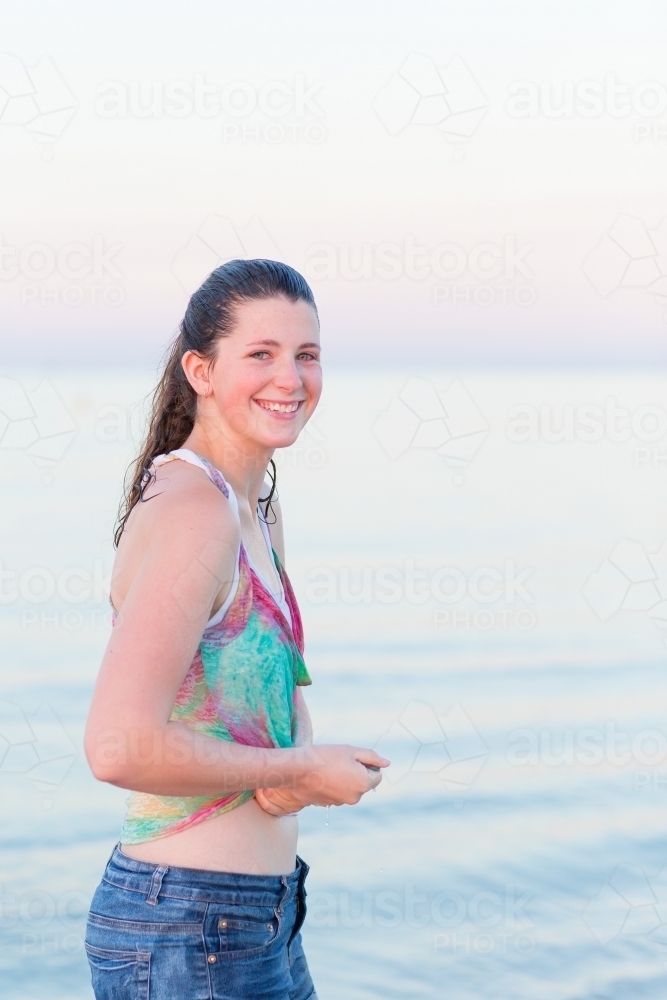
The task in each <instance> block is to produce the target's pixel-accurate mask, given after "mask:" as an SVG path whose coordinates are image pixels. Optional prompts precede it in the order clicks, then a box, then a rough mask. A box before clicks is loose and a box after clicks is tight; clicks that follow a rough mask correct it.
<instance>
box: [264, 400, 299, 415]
mask: <svg viewBox="0 0 667 1000" xmlns="http://www.w3.org/2000/svg"><path fill="white" fill-rule="evenodd" d="M253 402H255V403H257V405H258V406H261V408H262V409H263V410H269V411H271V412H272V413H296V411H297V410H298V409H299V407H300V406H301V405H302V403H304V402H305V400H304V399H294V400H292V401H290V402H289V403H279V402H274V401H272V400H270V399H255V400H253Z"/></svg>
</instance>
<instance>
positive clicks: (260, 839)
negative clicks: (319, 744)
mask: <svg viewBox="0 0 667 1000" xmlns="http://www.w3.org/2000/svg"><path fill="white" fill-rule="evenodd" d="M298 832H299V824H298V820H297V818H296V816H280V817H278V816H271V815H270V814H269V813H267V812H265V811H264V810H263V809H262V807H261V806H260V805H258V803H257V801H256V800H255V799H254V798H252V799H250V800H249V801H248V802H244V803H243V805H240V806H237V808H236V809H231V810H230V811H229V812H226V813H220V814H219V815H217V816H211V817H210V818H209V819H205V820H202V821H201V822H200V823H196V824H195V825H194V826H191V827H188V829H187V830H181V831H180V832H179V833H173V834H170V835H169V836H166V837H159V838H157V839H156V840H148V841H145V842H143V843H141V844H123V843H121V845H120V849H121V851H122V852H123V854H127V855H128V857H130V858H136V860H137V861H147V862H149V863H150V864H157V865H170V866H175V867H179V868H202V869H205V870H207V871H222V872H236V873H239V874H244V875H289V874H290V872H293V871H294V869H295V868H296V845H297V836H298Z"/></svg>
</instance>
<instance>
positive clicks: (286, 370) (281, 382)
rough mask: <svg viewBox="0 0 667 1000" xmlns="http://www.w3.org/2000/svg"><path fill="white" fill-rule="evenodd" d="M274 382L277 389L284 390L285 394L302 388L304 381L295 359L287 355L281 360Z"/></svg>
mask: <svg viewBox="0 0 667 1000" xmlns="http://www.w3.org/2000/svg"><path fill="white" fill-rule="evenodd" d="M273 381H274V384H275V386H276V388H277V389H282V391H283V392H296V391H297V389H300V388H301V386H302V385H303V379H302V378H301V375H300V374H299V369H298V366H297V363H296V361H295V360H294V358H293V357H290V356H287V355H286V356H284V357H281V358H280V361H279V364H278V368H277V371H276V372H275V373H274V376H273Z"/></svg>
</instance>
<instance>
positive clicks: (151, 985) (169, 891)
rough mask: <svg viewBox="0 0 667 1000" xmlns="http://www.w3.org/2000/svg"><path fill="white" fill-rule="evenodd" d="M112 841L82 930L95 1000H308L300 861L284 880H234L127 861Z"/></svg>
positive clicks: (312, 999)
mask: <svg viewBox="0 0 667 1000" xmlns="http://www.w3.org/2000/svg"><path fill="white" fill-rule="evenodd" d="M119 845H120V841H119V842H118V843H117V844H116V846H115V847H114V849H113V851H112V853H111V856H110V858H109V860H108V862H107V866H106V869H105V871H104V874H103V876H102V881H101V882H100V884H99V885H98V887H97V889H96V890H95V895H94V896H93V899H92V902H91V905H90V912H89V914H88V923H87V926H86V941H85V946H86V953H87V955H88V961H89V963H90V968H91V974H92V983H93V991H94V993H95V997H96V1000H317V994H316V993H315V988H314V986H313V982H312V980H311V978H310V973H309V972H308V965H307V963H306V956H305V955H304V953H303V948H302V947H301V934H300V933H299V932H300V929H301V925H302V924H303V920H304V917H305V915H306V902H305V900H306V890H305V886H304V882H305V879H306V875H307V874H308V865H307V864H305V862H304V861H302V860H301V858H299V857H297V866H296V868H295V869H294V871H293V872H292V873H291V874H290V875H239V874H235V873H233V872H216V871H205V870H203V869H200V868H176V867H172V866H171V865H169V866H167V865H154V864H148V863H147V862H145V861H135V859H134V858H130V857H128V856H127V854H123V852H122V851H121V850H120V846H119Z"/></svg>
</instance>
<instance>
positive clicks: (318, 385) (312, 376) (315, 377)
mask: <svg viewBox="0 0 667 1000" xmlns="http://www.w3.org/2000/svg"><path fill="white" fill-rule="evenodd" d="M302 379H303V384H304V386H305V388H306V391H307V393H308V395H309V397H310V400H311V406H315V404H316V403H317V401H318V400H319V398H320V396H321V394H322V369H321V368H317V369H316V370H314V371H309V372H304V373H303V375H302Z"/></svg>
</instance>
